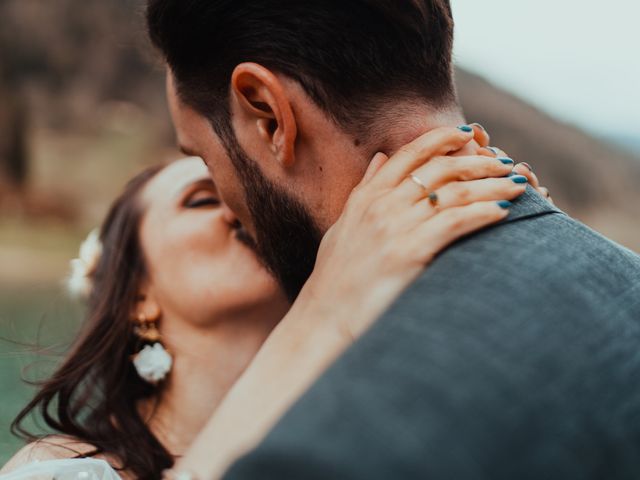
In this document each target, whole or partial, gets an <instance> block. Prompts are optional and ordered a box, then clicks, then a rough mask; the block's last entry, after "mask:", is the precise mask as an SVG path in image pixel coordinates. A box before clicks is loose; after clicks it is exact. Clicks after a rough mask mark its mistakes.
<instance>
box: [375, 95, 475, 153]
mask: <svg viewBox="0 0 640 480" xmlns="http://www.w3.org/2000/svg"><path fill="white" fill-rule="evenodd" d="M464 123H466V121H465V118H464V115H463V114H462V112H461V111H459V110H458V109H456V108H451V109H447V110H443V111H434V110H433V109H432V108H430V107H425V106H424V105H402V106H401V107H398V108H394V109H393V111H391V112H388V113H387V114H385V115H383V116H381V118H380V121H379V123H378V124H377V125H374V128H373V130H374V131H375V132H376V133H374V134H373V135H372V138H371V140H370V141H369V142H367V143H368V145H369V150H370V152H371V156H372V157H373V155H374V154H375V153H376V152H383V153H385V154H387V155H389V156H391V155H393V154H394V153H395V152H397V151H398V150H399V149H400V148H401V147H403V146H404V145H406V144H408V143H410V142H411V141H413V140H415V139H416V138H418V137H419V136H420V135H423V134H425V133H427V132H429V131H431V130H433V129H435V128H438V127H448V126H449V127H455V126H458V125H462V124H464Z"/></svg>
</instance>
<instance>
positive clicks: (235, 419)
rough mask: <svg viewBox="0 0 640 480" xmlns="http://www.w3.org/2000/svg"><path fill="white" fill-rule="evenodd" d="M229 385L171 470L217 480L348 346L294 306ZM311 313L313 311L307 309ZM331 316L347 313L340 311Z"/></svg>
mask: <svg viewBox="0 0 640 480" xmlns="http://www.w3.org/2000/svg"><path fill="white" fill-rule="evenodd" d="M296 303H297V304H298V305H294V306H293V307H292V309H291V311H290V312H289V313H288V314H287V315H286V316H285V318H284V319H283V320H282V321H281V322H280V323H279V324H278V326H277V327H276V328H275V329H274V331H273V332H272V334H271V335H270V336H269V338H268V339H267V341H266V342H265V343H264V345H263V346H262V348H261V349H260V351H259V352H258V354H257V355H256V357H255V359H254V360H253V361H252V363H251V364H250V366H249V367H248V368H247V370H246V371H245V372H244V373H243V374H242V376H241V377H240V378H239V379H238V381H237V382H236V383H235V384H234V386H233V387H232V389H231V390H230V391H229V393H228V394H227V396H226V397H225V399H224V400H223V401H222V403H221V404H220V406H219V407H218V408H217V409H216V411H215V413H214V414H213V416H212V417H211V420H210V421H209V422H208V423H207V425H206V426H205V427H204V429H203V430H202V432H201V433H200V434H199V436H198V437H197V438H196V441H195V442H194V444H193V445H192V447H191V448H190V449H189V451H188V452H187V454H186V455H185V456H184V457H183V458H182V459H181V460H180V462H179V464H178V465H177V466H176V470H178V471H180V470H185V471H189V472H193V473H194V474H195V475H196V476H197V478H200V479H213V478H219V477H220V476H221V475H222V474H223V473H224V471H225V470H226V469H227V467H228V466H229V465H230V464H231V463H232V462H233V461H234V460H235V459H236V458H237V457H239V456H240V455H242V454H243V453H244V452H246V451H248V450H249V449H251V448H252V447H253V446H255V445H256V444H257V443H258V442H259V441H260V440H261V439H262V438H263V437H264V435H265V434H266V433H267V432H268V431H269V430H270V429H271V427H272V426H273V425H274V424H275V423H276V421H277V420H278V419H279V418H280V417H281V416H282V414H283V413H284V412H285V411H286V410H287V409H288V408H289V406H291V404H292V403H293V402H294V401H295V400H296V399H297V398H299V397H300V395H301V394H302V393H303V392H304V391H305V390H306V389H307V388H308V387H309V386H310V385H311V384H312V383H313V381H314V380H315V379H317V378H318V376H319V375H320V374H321V373H322V372H323V371H324V370H325V369H326V368H327V367H328V366H329V365H330V364H331V363H332V362H333V360H335V358H336V357H337V356H338V355H340V353H342V352H343V351H344V349H345V348H346V347H347V346H348V345H349V344H350V343H351V341H350V339H349V338H348V337H347V336H345V335H344V332H340V331H338V330H337V329H336V328H335V323H334V322H331V321H323V320H326V319H322V318H319V317H320V314H319V311H318V309H317V308H316V309H312V308H308V304H307V305H300V304H302V303H304V302H296ZM312 310H313V311H312ZM336 314H340V315H347V312H346V311H345V310H342V311H340V312H338V311H337V309H336Z"/></svg>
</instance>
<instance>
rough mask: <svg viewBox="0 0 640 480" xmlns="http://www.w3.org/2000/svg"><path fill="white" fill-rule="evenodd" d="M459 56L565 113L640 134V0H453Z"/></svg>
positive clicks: (611, 130) (590, 124) (615, 131)
mask: <svg viewBox="0 0 640 480" xmlns="http://www.w3.org/2000/svg"><path fill="white" fill-rule="evenodd" d="M451 3H452V6H453V15H454V20H455V22H456V39H455V44H454V57H455V60H456V62H457V63H458V64H459V65H461V66H463V67H466V68H467V69H469V70H471V71H473V72H475V73H478V74H480V75H481V76H483V77H485V78H487V79H488V80H490V81H491V82H492V83H493V84H495V85H498V86H500V87H503V88H506V89H508V90H510V91H511V92H512V93H515V94H516V95H517V96H519V97H522V98H524V99H526V100H529V101H530V102H532V103H534V104H535V105H537V106H538V107H539V108H541V109H542V110H545V111H547V112H548V113H550V114H552V115H553V116H555V117H557V118H560V119H562V120H564V121H568V122H570V123H574V124H577V125H579V126H581V127H583V128H585V129H587V130H590V131H592V132H594V133H596V134H598V133H600V134H603V135H607V136H609V135H615V136H618V135H632V136H635V137H637V138H640V0H607V1H602V0H582V1H580V0H451Z"/></svg>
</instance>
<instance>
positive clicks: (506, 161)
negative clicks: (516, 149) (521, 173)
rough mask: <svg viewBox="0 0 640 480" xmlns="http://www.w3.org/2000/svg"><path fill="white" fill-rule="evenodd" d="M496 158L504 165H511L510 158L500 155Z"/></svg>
mask: <svg viewBox="0 0 640 480" xmlns="http://www.w3.org/2000/svg"><path fill="white" fill-rule="evenodd" d="M498 160H500V161H501V162H502V163H504V164H505V165H513V160H511V159H510V158H509V157H500V158H498Z"/></svg>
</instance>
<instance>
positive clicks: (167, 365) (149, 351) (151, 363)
mask: <svg viewBox="0 0 640 480" xmlns="http://www.w3.org/2000/svg"><path fill="white" fill-rule="evenodd" d="M172 365H173V358H171V355H169V352H167V351H166V350H165V349H164V347H163V346H162V344H160V343H154V344H153V345H145V347H144V348H143V349H142V350H140V351H139V352H138V353H136V354H135V356H134V357H133V366H134V367H135V368H136V371H137V372H138V375H140V377H141V378H143V379H144V380H146V381H147V382H149V383H153V384H155V383H158V382H159V381H160V380H164V378H165V377H166V376H167V374H168V373H169V371H170V370H171V366H172Z"/></svg>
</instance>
